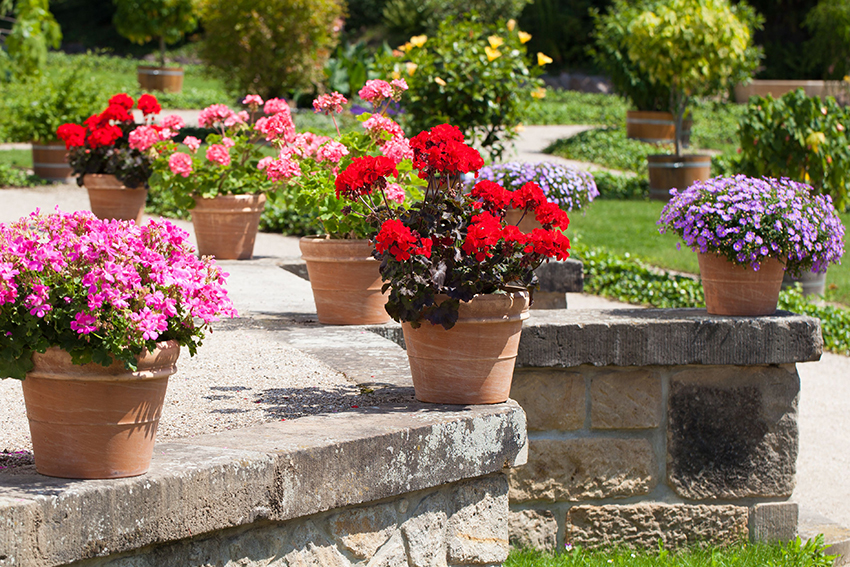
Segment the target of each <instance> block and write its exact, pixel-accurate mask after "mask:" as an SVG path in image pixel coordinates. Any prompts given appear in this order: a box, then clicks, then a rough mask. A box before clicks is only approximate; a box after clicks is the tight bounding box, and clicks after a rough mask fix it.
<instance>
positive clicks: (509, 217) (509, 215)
mask: <svg viewBox="0 0 850 567" xmlns="http://www.w3.org/2000/svg"><path fill="white" fill-rule="evenodd" d="M520 218H521V219H522V220H520ZM505 222H507V223H508V224H512V225H514V226H516V227H517V228H518V229H520V230H521V231H522V232H524V233H525V234H530V233H531V232H532V231H533V230H534V229H535V228H543V225H542V224H540V222H539V221H538V220H537V219H536V218H535V216H534V213H533V212H527V213H525V216H524V217H523V216H522V211H521V210H519V209H514V208H510V209H508V210H507V212H506V213H505ZM517 223H519V224H517Z"/></svg>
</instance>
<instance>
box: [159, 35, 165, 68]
mask: <svg viewBox="0 0 850 567" xmlns="http://www.w3.org/2000/svg"><path fill="white" fill-rule="evenodd" d="M159 66H160V67H165V37H162V36H160V38H159Z"/></svg>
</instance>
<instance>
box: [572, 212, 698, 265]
mask: <svg viewBox="0 0 850 567" xmlns="http://www.w3.org/2000/svg"><path fill="white" fill-rule="evenodd" d="M663 207H664V203H662V202H660V201H649V200H647V201H620V200H596V201H593V202H592V203H591V204H590V205H588V206H587V207H585V208H584V209H582V210H581V212H573V213H570V215H569V216H570V228H569V230H568V231H567V235H568V236H570V238H576V239H578V240H580V241H581V242H582V243H584V244H586V245H589V246H601V247H604V248H605V249H607V250H609V251H611V252H612V253H614V254H617V255H621V256H623V255H626V254H631V255H634V256H640V257H641V258H643V259H644V260H646V261H647V262H649V263H651V264H653V265H656V266H659V267H662V268H665V269H668V270H676V271H680V272H688V273H691V274H696V273H699V267H698V264H697V257H696V254H694V253H693V252H691V251H690V250H688V249H687V248H684V249H682V250H678V249H677V248H676V244H677V243H679V242H681V239H680V238H679V237H678V236H676V235H675V234H669V233H668V234H659V233H658V228H657V227H656V225H655V223H656V221H657V220H658V218H659V217H660V216H661V209H662V208H663ZM612 227H616V230H612Z"/></svg>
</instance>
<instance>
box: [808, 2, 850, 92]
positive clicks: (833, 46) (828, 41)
mask: <svg viewBox="0 0 850 567" xmlns="http://www.w3.org/2000/svg"><path fill="white" fill-rule="evenodd" d="M803 25H804V26H805V27H806V28H807V29H808V30H809V31H810V32H811V34H812V39H810V40H809V41H808V42H807V45H806V48H807V51H808V53H809V54H810V55H811V57H812V61H813V63H815V64H816V65H819V66H820V68H821V69H822V70H823V77H824V78H831V79H836V78H837V79H840V78H842V77H844V76H845V75H847V74H848V73H849V72H850V64H848V63H850V60H848V56H847V54H848V53H850V3H848V2H846V0H820V2H818V4H817V6H815V7H814V8H812V9H811V11H809V13H808V14H807V15H806V19H805V21H804V22H803Z"/></svg>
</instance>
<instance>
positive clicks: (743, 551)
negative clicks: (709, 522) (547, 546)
mask: <svg viewBox="0 0 850 567" xmlns="http://www.w3.org/2000/svg"><path fill="white" fill-rule="evenodd" d="M822 537H823V536H818V538H815V539H814V540H810V541H809V542H807V543H806V544H804V545H801V543H800V542H799V541H793V542H790V543H788V544H786V545H782V544H746V545H744V544H739V545H732V546H727V547H717V546H710V547H708V546H707V547H703V548H693V549H687V548H685V549H681V550H676V551H672V552H671V551H668V550H666V549H661V548H659V549H655V550H651V551H632V550H629V549H618V550H604V549H603V550H599V551H586V550H583V549H578V548H575V549H572V550H570V551H568V552H566V553H559V554H557V555H553V554H551V553H541V552H537V551H528V550H513V551H511V553H510V555H508V560H507V561H506V562H505V567H611V566H614V567H617V566H628V567H830V566H831V565H832V560H831V558H829V557H828V556H825V555H824V553H823V540H822Z"/></svg>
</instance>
